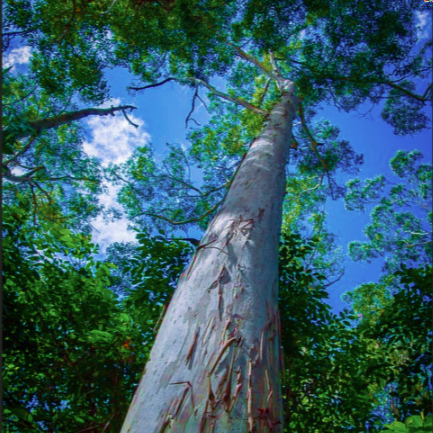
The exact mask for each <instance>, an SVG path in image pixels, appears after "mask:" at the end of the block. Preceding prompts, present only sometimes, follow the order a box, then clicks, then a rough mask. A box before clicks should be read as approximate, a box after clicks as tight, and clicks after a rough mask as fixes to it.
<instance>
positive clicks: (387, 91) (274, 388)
mask: <svg viewBox="0 0 433 433" xmlns="http://www.w3.org/2000/svg"><path fill="white" fill-rule="evenodd" d="M13 4H14V2H9V5H13ZM35 4H36V5H37V6H38V7H37V8H35V11H36V12H37V13H36V15H32V14H31V13H29V15H28V16H29V18H26V17H27V15H26V16H25V17H24V18H23V19H24V21H25V20H27V21H25V22H24V24H23V25H24V27H26V29H27V30H28V31H29V32H31V31H32V30H31V23H32V22H34V23H37V27H38V29H41V32H40V33H37V32H39V30H37V32H36V34H35V35H34V40H35V43H37V47H38V50H39V52H38V55H36V56H35V57H34V61H33V62H32V67H33V68H34V71H45V73H42V74H41V77H42V78H43V79H44V80H43V83H42V84H43V86H44V87H45V88H47V89H50V90H51V91H52V92H53V93H55V92H59V91H60V90H61V86H64V85H65V82H66V83H68V84H70V85H71V87H72V88H75V89H78V90H80V89H81V90H80V91H82V94H83V95H84V96H85V97H89V98H98V97H99V98H102V97H103V95H104V90H105V87H104V85H103V84H102V83H103V80H102V78H101V74H100V71H101V68H102V66H103V65H110V61H111V60H110V59H112V58H113V57H112V56H113V55H114V56H115V57H116V59H118V60H120V62H118V64H125V65H126V64H127V65H129V66H130V68H131V70H132V71H133V72H134V73H136V74H137V75H138V77H139V78H141V79H142V80H143V81H144V83H143V85H139V84H136V85H134V86H132V87H131V89H132V90H134V89H135V90H138V89H145V88H146V87H147V88H149V87H155V86H158V85H160V84H163V83H165V82H167V81H178V82H180V83H183V84H187V85H190V86H191V87H192V88H194V89H195V90H196V95H197V98H198V97H199V96H200V95H199V94H198V92H199V91H200V88H205V89H207V90H208V91H209V99H211V100H213V107H211V109H213V110H215V114H216V116H217V117H216V119H220V120H218V123H219V124H218V125H215V124H213V125H212V124H210V125H209V126H208V128H207V129H206V127H205V128H203V130H202V131H198V132H197V133H196V134H194V135H192V136H191V140H192V148H193V152H195V153H196V155H197V158H202V159H206V158H208V159H209V160H211V161H216V160H217V159H218V157H219V156H218V145H219V144H220V143H219V142H218V135H220V132H221V129H218V126H224V134H223V135H222V141H221V144H224V148H225V152H226V154H227V153H232V154H237V155H238V156H241V157H242V160H241V161H240V162H239V164H238V167H237V169H236V171H235V172H234V173H232V175H231V178H229V179H227V180H225V182H228V184H227V185H226V186H227V187H228V188H227V191H226V193H225V195H224V196H223V197H221V198H222V202H221V203H219V205H218V206H216V207H215V208H214V209H212V206H211V208H210V209H212V212H213V214H211V213H212V212H210V213H209V214H208V216H209V218H210V219H211V221H209V225H208V226H207V230H206V232H205V234H204V236H203V238H202V240H201V243H200V244H199V246H198V247H197V249H196V251H195V253H194V256H193V258H192V261H191V263H190V265H189V267H188V269H187V270H186V271H185V272H184V274H183V275H182V277H181V278H180V281H179V285H178V287H177V289H176V290H175V292H174V295H173V297H172V299H171V301H170V305H169V306H168V308H167V311H166V314H165V317H164V320H163V321H162V324H161V327H160V329H159V332H158V335H157V338H156V340H155V344H154V347H153V349H152V353H151V357H150V361H149V362H148V364H147V366H146V372H145V374H144V376H143V378H142V380H141V382H140V385H139V387H138V389H137V392H136V394H135V397H134V400H133V402H132V404H131V407H130V410H129V413H128V415H127V418H126V420H125V424H124V426H123V429H122V431H123V432H131V433H133V432H138V431H142V430H143V429H146V431H149V432H157V431H158V432H161V431H168V430H170V431H173V432H175V431H192V430H194V431H196V430H197V431H202V432H205V431H214V432H225V431H240V432H241V431H242V432H247V431H248V432H253V431H260V430H261V431H274V432H280V431H282V430H283V413H282V408H283V404H282V395H281V390H280V381H279V374H280V372H281V371H282V370H284V367H283V366H282V351H281V348H280V344H281V336H280V334H281V326H280V320H279V312H278V306H277V300H278V241H279V235H280V228H281V224H282V221H283V218H282V214H283V202H284V195H285V192H286V190H287V186H288V184H290V181H289V182H287V181H286V176H285V171H286V170H285V169H286V164H287V162H288V161H289V158H290V161H291V163H293V164H295V165H296V167H297V170H298V173H297V174H299V175H301V174H302V176H303V177H302V178H301V179H299V180H298V181H296V179H294V180H293V182H292V184H295V187H294V188H296V189H297V190H299V189H302V188H304V189H305V190H311V189H314V190H315V189H321V188H322V189H323V190H324V189H325V188H324V185H325V184H326V190H327V192H328V191H329V194H330V195H331V196H332V197H334V198H336V197H338V196H342V195H343V192H344V189H341V188H338V187H337V185H336V183H335V182H336V181H335V179H334V177H333V175H334V173H335V170H336V169H337V168H338V166H339V164H343V167H344V166H345V165H347V166H350V165H352V163H353V161H355V162H356V161H357V159H356V157H355V155H354V154H353V153H351V149H350V147H348V145H347V143H346V144H344V143H342V142H341V141H340V142H338V141H337V140H335V138H333V133H332V130H331V131H328V130H327V128H326V127H325V126H324V125H318V126H317V127H315V126H314V125H312V124H311V123H312V118H313V116H314V114H315V110H317V109H318V108H319V107H320V106H321V104H325V103H327V102H328V103H329V102H331V103H333V104H335V105H336V106H337V107H340V108H342V109H344V110H346V111H350V110H353V109H356V108H357V107H358V106H359V105H360V104H361V103H363V102H365V101H366V100H368V99H370V100H371V101H372V102H373V104H374V103H378V102H379V101H380V100H381V99H382V98H385V99H386V100H387V105H386V109H385V111H384V114H383V118H384V120H385V121H388V122H389V123H390V124H391V125H393V126H394V127H395V129H396V132H398V133H414V132H417V131H418V130H420V129H422V128H423V127H425V125H426V122H427V118H426V117H425V115H424V114H423V112H422V109H423V106H424V105H425V103H426V102H427V101H429V100H430V99H431V89H432V86H431V84H427V85H426V86H424V88H422V89H421V90H418V89H417V87H416V86H417V84H418V82H417V81H416V80H417V79H418V78H421V79H425V78H426V77H427V76H428V71H429V68H430V65H429V62H428V61H426V60H425V54H426V50H428V49H430V48H431V42H430V41H428V42H427V43H426V44H424V46H423V47H419V46H415V45H416V42H417V41H416V28H415V22H414V21H415V16H416V13H418V12H420V11H423V10H424V11H427V10H428V7H429V6H428V5H424V4H423V3H419V2H412V1H404V2H399V3H395V2H391V1H387V0H383V1H376V2H363V1H360V2H359V3H358V5H357V8H354V7H353V3H352V2H348V1H345V0H336V1H325V2H316V1H313V0H311V1H305V2H301V1H282V2H278V3H274V2H256V1H249V2H248V1H243V2H242V1H239V2H224V3H222V4H219V3H217V2H213V1H209V2H204V3H202V2H184V1H174V2H170V3H168V2H159V3H157V4H153V3H152V5H149V2H139V1H135V2H127V1H121V0H119V1H113V2H110V6H109V7H107V5H108V4H107V3H105V2H102V3H101V4H102V6H101V7H103V8H105V10H104V12H108V13H107V14H106V16H104V15H100V14H97V13H96V11H97V12H100V11H99V10H98V7H97V6H96V3H95V2H90V1H89V2H81V3H80V4H79V5H78V4H77V3H75V2H72V3H69V2H66V3H64V4H60V3H56V5H53V2H38V3H35ZM26 5H27V6H29V7H28V9H31V8H32V7H33V6H32V4H31V3H30V2H27V3H26ZM132 5H134V6H136V7H137V9H136V10H135V11H134V12H132V10H131V9H128V7H130V6H132ZM80 6H86V8H87V9H86V8H83V7H80ZM14 7H15V6H14ZM50 7H52V9H51V10H50ZM140 7H142V8H141V9H140ZM69 8H70V10H69ZM65 10H66V13H65ZM14 11H15V12H14V13H15V15H14V14H11V15H10V17H12V18H11V19H13V20H14V25H19V23H20V19H21V18H20V15H19V14H18V12H16V11H17V9H16V8H15V9H14ZM86 11H91V12H92V13H90V12H89V13H87V12H86ZM378 11H380V12H378ZM59 12H60V13H59ZM24 15H25V14H24ZM21 16H23V14H22V15H21ZM32 16H33V18H32ZM35 16H36V17H37V19H36V20H35V21H32V20H33V19H34V17H35ZM47 18H50V19H47ZM51 18H52V19H51ZM37 20H39V21H37ZM29 23H30V24H29ZM106 23H108V24H106ZM160 25H161V26H160ZM47 29H48V30H47ZM74 29H75V30H74ZM73 30H74V31H73ZM107 30H110V32H107ZM86 32H87V34H88V35H89V38H88V39H87V40H86V41H85V38H84V37H83V36H84V35H85V34H86ZM96 34H97V37H96V36H95V35H96ZM41 35H49V38H44V37H41ZM99 36H100V37H99ZM32 37H33V36H32ZM74 38H75V39H74ZM96 40H100V41H103V43H106V44H107V45H106V47H107V49H106V50H105V49H104V47H103V46H102V45H101V42H99V45H98V43H96ZM92 43H94V44H93V45H92ZM414 47H415V49H418V52H415V53H414V52H413V49H414ZM98 48H101V49H100V50H99V49H98ZM87 52H88V53H89V55H88V57H87V58H86V53H87ZM100 56H106V57H105V58H103V59H101V57H100ZM59 59H65V60H66V62H62V61H60V60H59ZM71 65H74V66H77V67H76V68H75V69H74V68H71V67H70V66H71ZM48 71H50V73H49V74H48V73H47V72H48ZM215 74H220V75H222V76H224V77H225V78H226V79H227V82H228V87H229V88H228V89H227V90H226V91H225V90H222V89H217V88H216V87H215V86H214V85H212V83H211V81H210V80H211V78H212V76H213V75H215ZM158 80H159V81H158ZM78 90H77V91H78ZM218 98H219V99H221V100H224V101H225V102H226V105H223V104H221V103H220V102H218V101H217V99H218ZM409 116H410V118H409ZM295 119H296V121H297V123H298V125H296V126H295V125H294V123H293V121H294V120H295ZM327 139H329V140H327ZM322 143H323V144H322ZM351 158H353V161H352V162H350V159H351ZM358 162H359V158H358ZM219 186H221V185H218V186H217V185H215V187H216V188H218V187H219ZM214 189H215V188H214ZM208 192H209V191H208V190H205V191H203V194H207V193H208ZM301 192H303V191H301ZM203 194H201V195H203ZM297 195H298V194H293V195H292V196H294V197H296V196H297ZM208 210H209V209H206V212H207V211H208ZM206 212H204V213H206ZM158 216H159V218H158V219H161V217H163V218H166V219H169V221H167V222H174V223H179V222H180V221H179V220H174V219H173V216H172V215H158ZM146 217H148V218H155V216H154V215H153V216H152V215H147V216H146ZM196 219H200V218H196ZM292 219H295V218H292ZM286 222H287V224H288V226H289V227H290V218H288V219H286Z"/></svg>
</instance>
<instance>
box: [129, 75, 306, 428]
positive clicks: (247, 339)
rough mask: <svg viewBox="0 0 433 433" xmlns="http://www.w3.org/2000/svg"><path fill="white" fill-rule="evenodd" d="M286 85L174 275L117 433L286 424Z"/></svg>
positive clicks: (291, 109)
mask: <svg viewBox="0 0 433 433" xmlns="http://www.w3.org/2000/svg"><path fill="white" fill-rule="evenodd" d="M280 84H281V83H280ZM282 84H283V86H282V88H284V93H283V95H282V97H281V100H280V102H279V103H278V104H276V106H275V107H274V109H273V110H272V112H271V113H270V115H269V118H268V121H267V124H266V125H265V127H264V129H263V132H262V134H261V135H260V137H258V138H257V139H256V140H255V141H254V142H253V144H252V145H251V147H250V149H249V151H248V153H247V154H246V156H245V158H244V159H243V161H242V162H241V165H240V167H239V169H238V170H237V172H236V175H235V178H234V180H233V183H232V185H231V187H230V189H229V191H228V192H227V195H226V198H225V200H224V202H223V204H222V206H221V209H220V210H219V212H218V213H217V215H216V216H215V218H214V219H213V221H212V222H211V224H210V225H209V227H208V229H207V231H206V233H205V235H204V237H203V239H202V241H201V243H200V245H199V246H198V248H197V250H196V253H195V255H194V257H193V259H192V261H191V263H190V264H189V266H188V269H187V270H186V271H185V272H184V273H183V274H182V276H181V278H180V281H179V285H178V287H177V289H176V291H175V293H174V295H173V298H172V300H171V302H170V305H169V307H168V309H167V312H166V315H165V318H164V320H163V322H162V325H161V328H160V330H159V332H158V335H157V337H156V340H155V344H154V346H153V349H152V352H151V356H150V360H149V362H148V363H147V365H146V368H145V372H144V375H143V377H142V379H141V381H140V384H139V386H138V388H137V390H136V393H135V396H134V398H133V401H132V403H131V406H130V408H129V412H128V415H127V417H126V419H125V422H124V425H123V428H122V431H121V432H122V433H143V432H148V433H161V432H165V433H167V432H176V433H179V432H185V433H189V432H191V433H195V432H197V433H204V432H214V433H227V432H242V433H246V432H282V430H283V406H282V398H281V387H280V379H279V375H280V371H281V364H282V351H281V347H280V333H281V330H280V319H279V312H278V302H277V300H278V244H279V237H280V229H281V220H282V204H283V198H284V194H285V188H286V178H285V165H286V158H287V154H288V149H289V146H290V140H291V128H292V120H293V117H294V115H295V112H296V107H297V104H298V99H297V97H296V96H295V95H294V87H293V84H292V83H290V82H288V81H284V82H283V83H282Z"/></svg>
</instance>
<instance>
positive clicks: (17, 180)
mask: <svg viewBox="0 0 433 433" xmlns="http://www.w3.org/2000/svg"><path fill="white" fill-rule="evenodd" d="M44 169H45V166H43V165H41V166H39V167H36V168H34V169H33V170H31V171H29V172H28V173H26V174H23V175H22V176H15V175H14V174H12V172H11V170H10V168H9V167H8V166H7V165H4V164H3V176H4V177H5V178H6V179H7V180H10V181H11V182H15V183H23V182H28V181H29V180H30V177H31V176H32V174H34V173H36V172H38V171H40V170H44Z"/></svg>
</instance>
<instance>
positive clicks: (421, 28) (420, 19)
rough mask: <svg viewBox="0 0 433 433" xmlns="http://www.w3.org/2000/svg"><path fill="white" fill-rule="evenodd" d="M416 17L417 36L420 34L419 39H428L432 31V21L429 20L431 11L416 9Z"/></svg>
mask: <svg viewBox="0 0 433 433" xmlns="http://www.w3.org/2000/svg"><path fill="white" fill-rule="evenodd" d="M415 14H416V18H417V23H416V26H417V32H416V33H417V36H418V40H422V39H426V38H428V37H429V33H430V31H431V24H430V21H429V20H428V17H429V13H428V12H427V11H426V12H419V11H416V12H415Z"/></svg>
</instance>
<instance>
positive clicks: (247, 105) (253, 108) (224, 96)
mask: <svg viewBox="0 0 433 433" xmlns="http://www.w3.org/2000/svg"><path fill="white" fill-rule="evenodd" d="M168 81H178V82H179V83H185V82H192V83H196V84H201V85H202V86H204V87H206V88H207V89H209V90H210V91H211V92H212V93H213V94H215V95H216V96H219V97H220V98H222V99H225V100H227V101H230V102H234V103H235V104H238V105H242V106H243V107H245V108H247V109H248V110H251V111H254V112H255V113H258V114H261V115H263V116H266V115H267V114H268V113H267V111H265V110H262V109H261V108H258V107H256V106H255V105H252V104H250V103H249V102H247V101H245V100H243V99H241V98H235V97H234V96H230V95H227V94H226V93H223V92H220V91H219V90H217V89H215V87H213V86H211V85H210V84H208V83H206V81H203V80H200V79H199V78H192V77H190V78H174V77H169V78H166V79H165V80H163V81H161V82H159V83H155V84H148V85H147V86H142V87H128V89H130V90H145V89H150V88H152V87H158V86H162V85H163V84H165V83H167V82H168Z"/></svg>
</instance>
